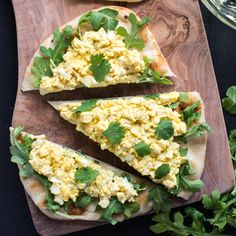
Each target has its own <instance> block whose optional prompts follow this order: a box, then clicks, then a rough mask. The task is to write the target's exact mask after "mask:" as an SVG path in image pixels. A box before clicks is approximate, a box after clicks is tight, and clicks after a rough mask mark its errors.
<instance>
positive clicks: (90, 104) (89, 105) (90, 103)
mask: <svg viewBox="0 0 236 236" xmlns="http://www.w3.org/2000/svg"><path fill="white" fill-rule="evenodd" d="M96 103H97V99H90V100H87V101H83V102H82V103H81V105H80V106H79V107H78V108H76V109H75V110H74V111H73V112H76V113H78V112H86V111H91V110H92V109H93V108H95V107H96Z"/></svg>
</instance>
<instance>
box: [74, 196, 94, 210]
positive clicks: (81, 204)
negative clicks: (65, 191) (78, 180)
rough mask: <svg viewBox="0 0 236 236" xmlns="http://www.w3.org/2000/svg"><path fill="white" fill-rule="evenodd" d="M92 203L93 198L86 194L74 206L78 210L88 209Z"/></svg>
mask: <svg viewBox="0 0 236 236" xmlns="http://www.w3.org/2000/svg"><path fill="white" fill-rule="evenodd" d="M91 202H92V198H91V197H90V196H88V195H87V194H85V193H84V194H81V195H80V196H79V197H77V199H76V201H75V203H74V204H75V206H76V207H78V208H86V207H87V206H88V205H89V204H90V203H91Z"/></svg>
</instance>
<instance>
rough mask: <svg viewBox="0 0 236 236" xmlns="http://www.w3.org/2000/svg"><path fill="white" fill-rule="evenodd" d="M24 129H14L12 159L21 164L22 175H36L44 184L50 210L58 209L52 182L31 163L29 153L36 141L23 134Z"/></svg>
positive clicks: (11, 149) (11, 148)
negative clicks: (35, 169) (53, 194)
mask: <svg viewBox="0 0 236 236" xmlns="http://www.w3.org/2000/svg"><path fill="white" fill-rule="evenodd" d="M22 131H23V128H22V127H17V128H15V129H13V131H12V143H13V145H12V146H11V147H10V152H11V155H12V157H11V161H12V162H14V163H17V164H20V165H21V168H20V173H19V174H20V175H21V176H23V177H29V176H32V175H33V176H35V177H36V178H37V179H38V180H39V181H40V182H41V183H42V185H43V186H44V188H45V192H46V202H47V208H48V210H50V211H56V210H57V209H58V208H59V205H57V204H56V203H55V202H54V200H53V196H52V194H51V192H50V187H51V183H50V182H49V181H48V179H47V178H46V177H45V176H43V175H40V174H38V173H37V172H36V171H34V169H33V168H32V166H31V165H30V163H29V154H30V151H31V145H32V143H33V142H34V141H35V140H34V139H31V138H30V137H29V135H28V134H24V135H21V132H22ZM20 135H21V141H19V140H18V138H19V136H20Z"/></svg>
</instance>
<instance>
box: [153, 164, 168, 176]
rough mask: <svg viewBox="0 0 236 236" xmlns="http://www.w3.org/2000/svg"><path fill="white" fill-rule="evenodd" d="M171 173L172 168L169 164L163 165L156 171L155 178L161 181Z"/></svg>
mask: <svg viewBox="0 0 236 236" xmlns="http://www.w3.org/2000/svg"><path fill="white" fill-rule="evenodd" d="M169 173H170V166H169V165H168V164H162V165H161V166H159V167H158V168H157V169H156V171H155V178H156V179H161V178H163V177H165V176H166V175H168V174H169Z"/></svg>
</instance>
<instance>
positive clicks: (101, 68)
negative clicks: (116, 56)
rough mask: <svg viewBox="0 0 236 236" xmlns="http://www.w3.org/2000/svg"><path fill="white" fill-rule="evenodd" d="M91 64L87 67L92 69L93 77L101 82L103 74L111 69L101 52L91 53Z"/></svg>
mask: <svg viewBox="0 0 236 236" xmlns="http://www.w3.org/2000/svg"><path fill="white" fill-rule="evenodd" d="M90 62H91V65H90V67H89V69H90V70H91V71H92V73H93V76H94V79H95V80H96V81H97V82H102V81H103V80H105V76H106V75H107V74H108V73H109V71H110V70H111V64H110V63H109V61H108V60H106V59H105V58H104V56H103V54H96V55H91V57H90Z"/></svg>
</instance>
